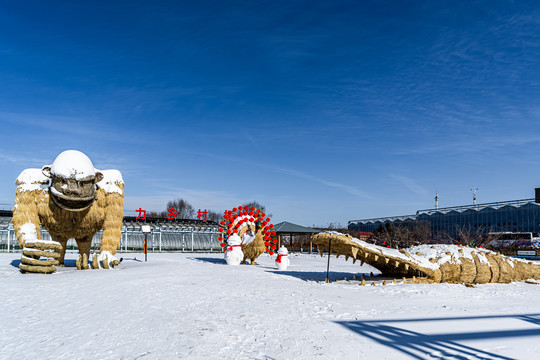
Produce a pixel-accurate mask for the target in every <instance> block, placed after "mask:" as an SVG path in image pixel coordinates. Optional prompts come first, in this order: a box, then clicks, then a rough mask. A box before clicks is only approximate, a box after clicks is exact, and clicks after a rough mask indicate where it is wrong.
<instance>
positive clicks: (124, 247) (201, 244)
mask: <svg viewBox="0 0 540 360" xmlns="http://www.w3.org/2000/svg"><path fill="white" fill-rule="evenodd" d="M101 233H102V232H101V231H100V232H98V233H96V235H94V238H93V239H92V249H99V246H100V244H101ZM218 237H219V232H218V231H217V230H215V229H210V230H208V229H206V230H200V229H197V228H194V227H191V228H189V227H188V228H184V229H182V230H169V229H160V228H159V227H157V228H154V229H153V231H152V233H151V234H148V237H147V238H148V251H189V252H195V251H215V252H221V251H222V248H221V246H220V241H219V239H218ZM41 238H42V239H43V240H50V239H51V236H50V235H49V233H48V232H47V231H46V230H44V229H42V230H41ZM143 247H144V234H143V233H142V232H141V231H140V229H134V228H130V227H124V228H123V229H122V237H121V239H120V251H123V252H129V251H141V250H142V249H143ZM67 248H68V250H73V249H76V248H77V243H76V242H75V240H74V239H69V240H68V243H67ZM20 250H21V247H20V245H19V242H18V241H17V239H16V237H15V232H14V231H13V225H12V224H8V225H0V251H2V252H6V251H7V252H12V251H20Z"/></svg>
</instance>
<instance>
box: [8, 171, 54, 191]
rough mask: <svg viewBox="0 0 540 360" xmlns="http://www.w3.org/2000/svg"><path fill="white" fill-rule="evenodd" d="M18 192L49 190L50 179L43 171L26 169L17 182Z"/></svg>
mask: <svg viewBox="0 0 540 360" xmlns="http://www.w3.org/2000/svg"><path fill="white" fill-rule="evenodd" d="M15 184H16V185H17V190H18V191H33V190H46V189H48V188H49V184H50V179H49V178H48V177H46V176H45V175H43V173H42V172H41V169H33V168H30V169H25V170H23V171H22V172H21V174H20V175H19V176H18V177H17V180H16V181H15Z"/></svg>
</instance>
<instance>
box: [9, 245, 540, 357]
mask: <svg viewBox="0 0 540 360" xmlns="http://www.w3.org/2000/svg"><path fill="white" fill-rule="evenodd" d="M289 256H290V260H291V265H290V267H289V268H288V269H287V271H285V272H279V271H277V270H276V268H275V264H274V260H275V256H273V257H272V258H271V257H270V256H268V255H262V256H261V257H259V259H258V260H257V264H256V265H253V266H251V265H241V266H228V265H226V263H225V260H224V259H223V254H204V253H159V254H157V253H150V254H148V262H146V263H145V262H143V261H141V260H144V255H143V254H140V253H139V254H134V253H128V254H119V257H123V258H124V261H123V262H122V264H121V265H120V266H119V267H117V268H115V269H113V270H86V271H77V270H75V267H74V263H75V257H76V255H75V253H69V254H67V255H66V259H67V260H66V264H67V265H68V267H66V268H60V269H59V270H58V271H57V272H56V273H55V274H52V275H33V274H21V273H20V272H19V270H18V268H17V266H18V263H19V260H20V253H2V254H0V306H1V309H0V358H1V359H17V360H20V359H144V360H146V359H205V360H206V359H540V301H539V300H540V285H534V284H526V283H524V282H520V283H512V284H484V285H478V286H477V287H476V288H469V287H465V286H463V285H451V284H432V285H428V284H417V285H412V284H400V283H399V282H398V284H397V285H394V284H390V285H387V286H359V285H358V282H357V281H350V282H345V281H339V282H331V283H328V284H327V283H325V282H324V279H325V276H326V261H327V258H326V257H324V258H321V257H320V256H318V255H297V254H290V255H289ZM135 257H136V260H135ZM330 269H331V273H330V276H331V279H332V280H336V279H339V280H344V279H345V278H348V279H351V278H352V277H353V275H355V274H358V273H361V272H364V273H369V272H370V271H374V270H373V268H370V267H369V266H367V265H364V266H363V267H361V266H360V265H359V263H356V264H355V265H353V264H352V261H349V262H345V259H344V258H343V257H341V258H339V259H336V258H335V257H332V258H331V260H330ZM370 283H371V282H370V281H368V284H370Z"/></svg>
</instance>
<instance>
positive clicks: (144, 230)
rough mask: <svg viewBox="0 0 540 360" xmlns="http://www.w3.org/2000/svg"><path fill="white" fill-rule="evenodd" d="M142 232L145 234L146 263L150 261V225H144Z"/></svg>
mask: <svg viewBox="0 0 540 360" xmlns="http://www.w3.org/2000/svg"><path fill="white" fill-rule="evenodd" d="M141 231H142V232H143V234H144V261H147V260H148V234H150V233H151V232H152V228H151V227H150V225H142V226H141Z"/></svg>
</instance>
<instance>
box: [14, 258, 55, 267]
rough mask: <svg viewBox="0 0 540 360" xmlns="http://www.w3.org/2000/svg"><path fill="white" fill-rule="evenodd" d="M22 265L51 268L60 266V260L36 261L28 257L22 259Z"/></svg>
mask: <svg viewBox="0 0 540 360" xmlns="http://www.w3.org/2000/svg"><path fill="white" fill-rule="evenodd" d="M21 263H23V264H25V265H37V266H50V265H58V260H36V259H31V258H28V257H25V256H23V257H21Z"/></svg>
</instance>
